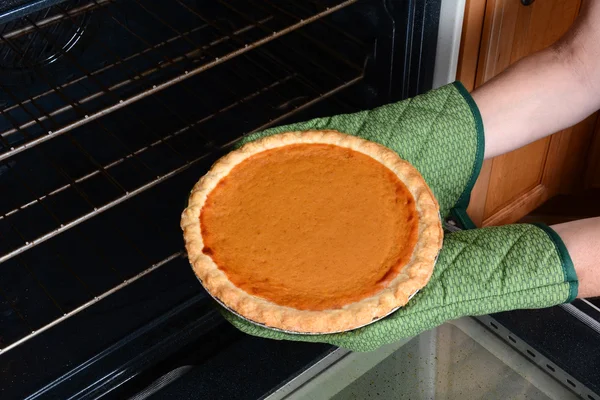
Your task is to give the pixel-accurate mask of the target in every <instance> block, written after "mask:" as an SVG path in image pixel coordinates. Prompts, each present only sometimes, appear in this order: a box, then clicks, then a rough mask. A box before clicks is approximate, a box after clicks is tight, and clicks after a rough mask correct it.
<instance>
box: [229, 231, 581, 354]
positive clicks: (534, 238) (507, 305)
mask: <svg viewBox="0 0 600 400" xmlns="http://www.w3.org/2000/svg"><path fill="white" fill-rule="evenodd" d="M577 284H578V282H577V276H576V275H575V269H574V268H573V263H572V262H571V259H570V257H569V254H568V252H567V249H566V247H565V246H564V244H563V243H562V241H561V239H560V238H559V237H558V235H557V234H556V233H555V232H554V231H553V230H552V229H551V228H549V227H547V226H543V225H538V226H536V225H528V224H523V225H507V226H502V227H491V228H484V229H474V230H467V231H462V232H456V233H451V234H448V235H446V237H445V239H444V245H443V247H442V251H441V253H440V256H439V258H438V261H437V264H436V266H435V269H434V271H433V275H432V277H431V280H430V281H429V283H428V284H427V286H425V288H423V289H422V290H421V291H420V292H419V293H417V295H415V297H414V298H413V299H412V300H411V301H410V302H409V303H408V304H407V305H406V306H405V307H403V308H401V309H399V310H398V311H396V312H395V313H393V314H391V315H390V316H388V317H386V318H384V319H382V320H381V321H378V322H375V323H373V324H371V325H368V326H366V327H363V328H360V329H356V330H353V331H350V332H344V333H337V334H328V335H291V334H286V333H282V332H279V331H275V330H272V329H266V328H262V327H259V326H257V325H254V324H252V323H249V322H247V321H245V320H243V319H241V318H239V317H237V316H236V315H234V314H231V313H230V312H228V311H226V310H225V309H221V310H222V314H223V315H224V316H225V318H226V319H227V320H228V321H229V322H231V323H232V324H233V325H234V326H235V327H237V328H238V329H240V330H241V331H243V332H246V333H248V334H251V335H255V336H261V337H264V338H270V339H280V340H283V339H285V340H294V341H306V342H322V343H330V344H333V345H336V346H340V347H343V348H346V349H349V350H353V351H372V350H375V349H377V348H379V347H381V346H383V345H385V344H387V343H392V342H394V341H397V340H399V339H402V338H406V337H410V336H414V335H417V334H419V333H420V332H423V331H425V330H427V329H431V328H433V327H435V326H438V325H440V324H442V323H443V322H445V321H447V320H451V319H456V318H459V317H462V316H465V315H483V314H490V313H495V312H500V311H506V310H512V309H522V308H543V307H550V306H553V305H557V304H561V303H564V302H570V301H573V300H574V299H575V297H576V296H577Z"/></svg>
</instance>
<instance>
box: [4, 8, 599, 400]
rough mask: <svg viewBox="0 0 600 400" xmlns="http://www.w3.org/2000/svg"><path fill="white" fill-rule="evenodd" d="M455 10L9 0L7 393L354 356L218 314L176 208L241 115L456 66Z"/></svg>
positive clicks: (168, 391)
mask: <svg viewBox="0 0 600 400" xmlns="http://www.w3.org/2000/svg"><path fill="white" fill-rule="evenodd" d="M463 9H464V1H451V0H444V1H442V0H360V1H359V0H306V1H292V0H281V1H276V0H227V1H225V0H169V1H167V0H152V1H144V0H62V1H61V0H33V1H32V0H11V1H6V2H3V3H2V5H0V194H1V195H0V368H1V370H2V373H1V374H0V397H2V398H6V399H13V398H15V399H16V398H30V399H37V398H60V399H67V398H100V397H109V398H136V399H141V398H151V397H153V396H155V397H156V396H157V397H156V398H210V399H219V398H223V399H246V398H248V399H255V398H262V397H265V396H271V397H273V396H279V397H282V396H284V394H285V393H291V392H292V389H294V390H295V388H297V387H299V386H300V385H301V384H303V383H305V382H307V381H308V380H309V379H312V378H314V377H315V376H318V375H319V374H322V373H323V371H326V370H329V369H331V368H332V366H334V365H335V364H336V363H337V362H338V361H340V360H342V359H343V358H345V357H347V356H348V353H347V352H344V351H342V350H340V349H336V348H334V347H332V346H328V345H320V344H305V343H290V342H278V341H269V340H263V339H259V338H254V337H249V336H246V335H244V334H242V333H240V332H239V331H237V330H235V329H234V328H232V327H231V326H230V325H228V324H227V323H225V322H224V320H223V319H222V318H221V316H220V315H219V313H218V312H217V311H216V310H215V308H214V305H213V303H212V302H211V300H210V298H209V296H208V295H207V294H206V293H205V292H204V291H203V289H202V288H201V286H200V284H199V283H198V281H197V280H196V279H195V276H194V275H193V273H192V271H191V269H190V267H189V265H188V262H187V259H186V257H185V254H184V251H183V241H182V235H181V232H180V228H179V216H180V213H181V210H182V209H183V208H184V206H185V203H186V201H187V194H188V192H189V190H190V188H191V187H192V185H193V184H194V183H195V182H196V181H197V179H198V178H199V177H200V176H202V175H203V174H204V173H205V172H206V171H207V169H208V168H209V167H210V165H211V164H212V163H213V162H214V161H215V160H216V159H217V158H218V157H219V156H221V155H223V154H225V153H226V152H227V151H229V150H231V149H232V148H233V146H235V144H236V142H237V141H238V140H239V139H240V138H241V137H243V136H244V135H245V134H248V133H251V132H254V131H258V130H262V129H265V128H267V127H270V126H274V125H278V124H282V123H289V122H293V121H301V120H305V119H309V118H313V117H317V116H326V115H332V114H339V113H346V112H353V111H356V110H362V109H367V108H373V107H376V106H378V105H381V104H385V103H388V102H391V101H398V100H402V99H404V98H407V97H410V96H414V95H416V94H418V93H422V92H424V91H426V90H428V89H431V88H432V87H437V86H440V85H442V84H445V83H447V82H449V81H452V80H453V79H454V75H455V71H456V59H457V55H458V43H459V40H460V26H461V24H462V10H463ZM493 321H496V323H498V324H499V322H498V321H497V320H493ZM482 323H484V324H487V325H488V326H489V324H490V323H494V322H490V321H483V322H482ZM505 325H506V326H508V325H509V321H508V320H507V321H505ZM502 327H504V325H502ZM553 365H555V364H553ZM557 368H558V367H557ZM572 379H575V378H572ZM582 381H583V380H582ZM578 382H579V381H578ZM586 382H587V381H586ZM587 384H588V385H590V383H589V382H587ZM294 385H295V386H294ZM590 393H592V392H590ZM590 396H591V394H590Z"/></svg>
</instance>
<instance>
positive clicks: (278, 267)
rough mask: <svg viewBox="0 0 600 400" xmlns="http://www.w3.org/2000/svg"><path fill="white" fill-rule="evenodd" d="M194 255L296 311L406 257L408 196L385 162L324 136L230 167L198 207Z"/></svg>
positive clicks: (368, 291) (374, 282)
mask: <svg viewBox="0 0 600 400" xmlns="http://www.w3.org/2000/svg"><path fill="white" fill-rule="evenodd" d="M200 223H201V232H202V239H203V242H204V249H203V252H204V254H207V255H209V256H210V257H211V258H212V259H213V261H214V262H215V264H216V265H217V266H218V268H220V269H221V270H222V271H223V272H225V274H227V277H228V278H229V280H230V281H231V282H232V283H233V284H234V285H236V286H237V287H239V288H240V289H242V290H244V291H245V292H247V293H249V294H252V295H255V296H259V297H262V298H264V299H267V300H269V301H271V302H273V303H275V304H278V305H281V306H288V307H293V308H296V309H299V310H327V309H335V308H340V307H343V306H344V305H346V304H350V303H353V302H356V301H359V300H362V299H364V298H367V297H370V296H373V295H375V294H376V293H377V292H379V291H380V290H382V289H384V288H385V287H386V286H387V285H388V283H389V282H390V281H391V280H393V279H394V278H395V277H396V276H397V275H398V273H399V272H400V271H401V269H402V267H403V266H404V265H406V264H407V263H408V262H409V261H410V258H411V256H412V253H413V249H414V247H415V244H416V242H417V238H418V218H417V211H416V209H415V201H414V199H413V197H412V195H411V193H410V192H409V190H408V189H407V188H406V186H405V185H404V183H402V181H400V179H399V178H398V177H397V176H396V175H395V174H394V173H393V172H392V171H391V170H389V169H388V168H387V167H385V166H384V165H382V164H381V163H379V162H378V161H376V160H374V159H373V158H371V157H369V156H367V155H365V154H362V153H360V152H357V151H354V150H351V149H348V148H344V147H340V146H335V145H329V144H292V145H287V146H283V147H279V148H275V149H271V150H266V151H263V152H261V153H258V154H255V155H253V156H251V157H249V158H247V159H246V160H244V161H242V162H241V163H240V164H238V165H237V166H235V167H234V168H233V169H232V170H231V171H230V173H229V174H228V175H227V176H225V177H224V178H222V179H221V181H220V182H219V183H218V184H217V186H216V187H215V188H214V189H213V190H212V192H211V193H210V194H209V196H208V198H207V200H206V202H205V204H204V207H203V208H202V211H201V213H200Z"/></svg>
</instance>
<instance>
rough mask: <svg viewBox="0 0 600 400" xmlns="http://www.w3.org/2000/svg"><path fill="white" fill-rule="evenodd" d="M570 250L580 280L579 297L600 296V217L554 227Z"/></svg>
mask: <svg viewBox="0 0 600 400" xmlns="http://www.w3.org/2000/svg"><path fill="white" fill-rule="evenodd" d="M552 228H553V229H554V230H555V231H556V233H558V234H559V235H560V237H561V238H562V240H563V241H564V242H565V245H566V246H567V250H569V254H570V255H571V259H572V260H573V264H574V265H575V272H577V278H578V279H579V294H578V296H577V297H580V298H583V297H596V296H600V217H597V218H589V219H582V220H580V221H574V222H567V223H564V224H559V225H554V226H553V227H552Z"/></svg>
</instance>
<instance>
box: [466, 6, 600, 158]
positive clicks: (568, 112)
mask: <svg viewBox="0 0 600 400" xmlns="http://www.w3.org/2000/svg"><path fill="white" fill-rule="evenodd" d="M598 18H600V1H598V2H596V1H594V2H588V4H587V7H585V8H584V10H583V11H582V16H581V17H580V18H579V19H578V21H577V22H576V23H575V24H574V26H573V28H572V29H571V30H570V31H569V32H568V33H567V34H566V35H565V36H564V37H563V38H561V40H560V41H559V42H557V43H556V44H554V45H553V46H551V47H549V48H547V49H545V50H543V51H540V52H538V53H535V54H533V55H531V56H528V57H525V58H524V59H522V60H521V61H519V62H517V63H516V64H514V65H513V66H511V67H510V68H509V69H508V70H506V71H504V72H503V73H502V74H500V75H498V76H497V77H495V78H494V79H492V80H491V81H489V82H487V83H486V84H484V85H483V86H481V87H479V88H478V89H476V90H475V91H474V92H473V98H474V100H475V102H476V103H477V106H478V108H479V110H480V112H481V115H482V118H483V125H484V130H485V142H486V143H485V158H490V157H494V156H497V155H500V154H503V153H506V152H509V151H511V150H515V149H517V148H519V147H522V146H524V145H526V144H528V143H531V142H533V141H535V140H538V139H541V138H543V137H545V136H547V135H550V134H552V133H555V132H557V131H559V130H562V129H565V128H568V127H570V126H572V125H574V124H576V123H578V122H580V121H582V120H583V119H585V118H586V117H587V116H589V115H590V114H592V113H593V112H595V111H596V110H598V109H599V108H600V69H599V68H597V66H598V65H599V64H600V26H597V23H593V21H597V20H598Z"/></svg>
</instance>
